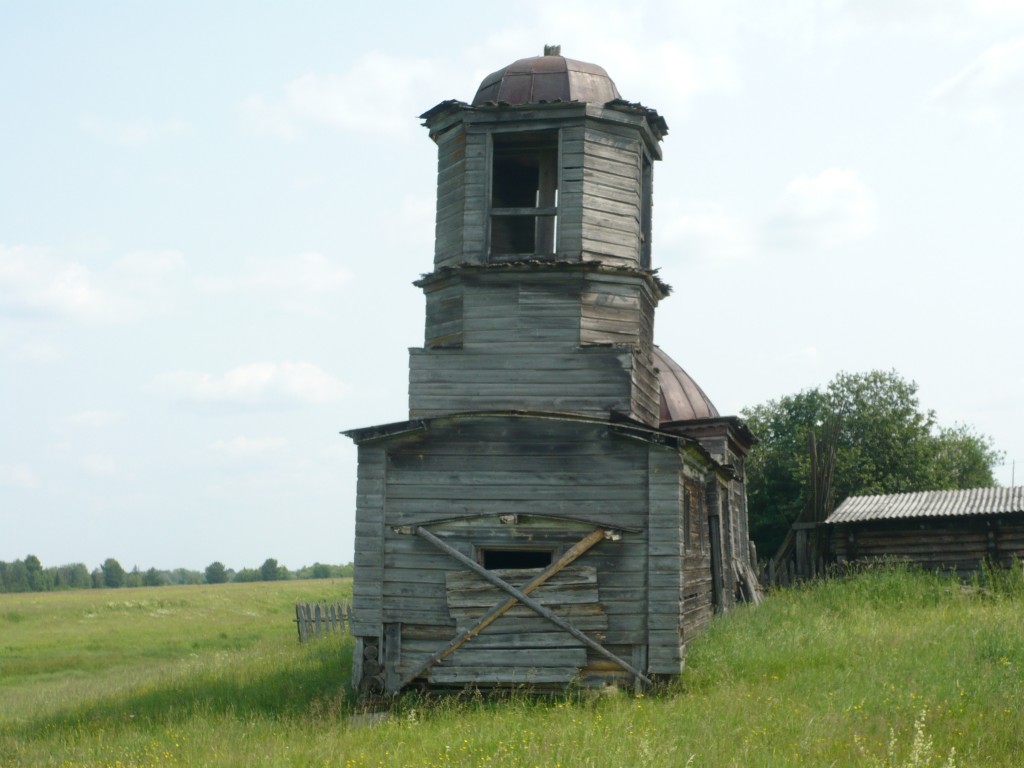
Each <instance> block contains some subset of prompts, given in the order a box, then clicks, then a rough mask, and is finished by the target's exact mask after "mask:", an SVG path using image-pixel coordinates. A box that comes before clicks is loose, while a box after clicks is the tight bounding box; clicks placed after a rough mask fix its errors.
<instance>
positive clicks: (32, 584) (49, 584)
mask: <svg viewBox="0 0 1024 768" xmlns="http://www.w3.org/2000/svg"><path fill="white" fill-rule="evenodd" d="M25 571H26V573H27V574H28V588H29V589H30V590H32V591H33V592H45V591H48V590H50V589H53V581H52V580H51V579H49V578H48V577H47V574H46V571H45V570H43V564H42V563H41V562H39V558H38V557H36V556H35V555H28V556H27V557H26V558H25Z"/></svg>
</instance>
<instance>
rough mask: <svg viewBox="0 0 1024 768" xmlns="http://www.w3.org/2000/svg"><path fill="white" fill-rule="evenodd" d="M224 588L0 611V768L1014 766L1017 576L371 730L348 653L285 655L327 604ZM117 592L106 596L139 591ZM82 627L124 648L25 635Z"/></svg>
mask: <svg viewBox="0 0 1024 768" xmlns="http://www.w3.org/2000/svg"><path fill="white" fill-rule="evenodd" d="M306 584H311V585H314V586H312V587H309V588H310V589H312V590H315V589H316V588H317V587H319V586H320V585H318V584H317V583H316V582H307V583H306ZM233 586H235V585H227V586H217V587H191V588H183V589H185V590H188V591H183V592H181V593H180V594H178V593H172V592H166V593H165V591H164V590H158V591H157V592H159V593H161V594H166V599H168V600H184V601H186V603H187V604H182V605H175V606H165V609H166V610H175V611H177V614H175V616H176V618H174V619H171V620H168V619H167V616H166V615H164V614H159V613H157V611H158V610H160V608H159V607H158V606H149V607H148V608H147V609H145V610H142V609H136V608H134V607H124V608H123V610H122V608H111V609H109V611H110V612H111V614H112V615H111V616H107V618H106V619H103V618H102V617H104V616H106V614H104V613H103V612H102V611H103V607H104V605H105V604H92V605H90V606H83V605H81V604H77V603H76V602H75V601H73V600H69V601H68V602H62V603H61V604H60V606H58V605H56V604H52V605H49V606H47V607H45V608H42V609H40V608H39V607H38V606H33V605H32V604H30V601H31V599H32V598H30V597H22V596H3V597H4V598H5V599H4V600H0V653H5V648H7V647H13V648H14V649H15V651H16V652H15V654H14V662H13V666H12V667H11V669H14V670H17V672H16V674H13V675H11V676H8V667H7V665H6V661H0V665H3V666H0V673H2V675H0V696H2V698H3V702H2V703H0V766H4V767H5V768H6V766H15V765H56V766H69V767H70V766H94V765H99V766H106V765H110V766H117V765H120V766H165V765H197V766H198V765H204V766H205V765H210V766H235V765H246V766H248V765H256V766H289V765H292V766H310V765H315V766H321V765H322V766H346V767H351V768H355V766H391V765H402V766H405V765H409V766H533V765H538V766H555V765H562V766H578V765H582V766H632V765H653V766H681V765H687V764H689V765H692V766H769V765H770V766H827V765H837V766H847V765H855V766H929V765H932V766H939V765H945V764H947V763H948V761H949V759H950V756H952V760H953V764H956V765H960V766H975V765H985V766H1016V765H1020V764H1021V762H1022V758H1021V755H1022V754H1024V733H1022V732H1021V728H1020V726H1021V724H1022V723H1024V580H1022V579H1021V576H1020V574H1019V572H1014V573H1013V574H1012V575H1007V574H998V573H996V574H990V575H989V576H987V577H986V579H985V580H984V581H980V582H979V583H977V584H974V585H967V586H964V585H961V584H960V583H958V582H955V581H949V580H946V579H942V578H939V577H936V576H931V575H926V574H919V573H913V572H908V571H905V570H900V569H889V570H884V571H867V572H864V573H861V574H858V575H856V576H855V577H851V578H848V579H845V580H842V581H828V582H823V583H820V584H815V585H810V586H806V587H802V588H797V589H791V590H785V591H782V592H778V593H775V594H773V595H772V596H771V598H770V599H769V600H768V601H767V602H766V603H765V604H764V605H763V606H761V607H759V608H757V609H748V608H740V609H738V610H736V611H733V612H732V613H731V614H729V615H728V616H726V617H724V618H722V619H720V620H718V621H716V622H714V623H713V624H712V626H711V628H710V629H709V631H708V632H706V633H705V634H704V635H702V636H701V637H700V638H698V639H697V640H695V641H694V642H693V643H692V644H691V646H690V652H689V658H688V662H687V669H686V671H685V673H684V675H683V676H682V677H681V679H680V680H678V681H677V682H675V683H673V684H671V685H669V686H668V687H667V688H665V689H664V690H660V691H656V692H651V693H648V694H647V695H644V696H638V697H637V696H632V695H630V694H627V693H619V694H610V695H592V694H585V693H582V692H575V693H569V694H567V695H565V696H561V697H557V698H554V699H538V698H533V697H531V696H529V695H528V694H527V693H526V692H514V693H512V694H511V695H510V696H507V697H504V698H502V699H489V698H485V697H481V696H478V695H475V694H472V693H467V694H463V695H460V696H447V697H434V698H427V697H424V696H417V695H408V696H403V697H401V698H399V699H398V700H396V701H395V702H394V703H393V706H392V707H391V710H390V712H389V713H386V714H383V715H382V714H377V713H365V712H361V711H360V709H359V707H358V706H357V704H356V702H354V701H353V699H352V698H351V697H350V695H349V694H348V692H347V688H345V687H344V682H345V680H346V678H347V675H348V666H349V662H350V654H351V643H350V640H348V639H346V638H331V639H328V640H326V641H320V642H314V643H308V644H305V645H299V644H298V643H297V642H296V641H295V634H294V629H293V626H292V625H291V624H290V623H289V621H288V619H289V618H290V608H291V603H292V602H293V601H294V599H296V598H298V599H313V598H314V597H324V598H330V597H337V595H326V594H324V595H313V594H307V595H297V594H292V593H290V592H289V589H291V590H295V589H305V588H306V587H300V583H298V582H284V583H278V584H272V583H271V584H261V585H244V586H245V587H246V588H248V589H252V590H253V592H247V593H245V594H244V595H243V593H242V592H241V591H239V592H233V591H232V590H231V589H229V588H228V587H233ZM239 586H241V585H239ZM191 590H195V592H192V591H191ZM131 592H132V591H131V590H118V594H117V597H118V599H120V600H122V601H126V602H129V603H131V602H132V601H133V600H136V599H137V598H141V596H142V595H143V594H145V595H146V596H150V595H153V593H154V590H138V591H136V596H131V595H130V593H131ZM107 594H108V595H109V594H110V593H107ZM43 597H47V596H43ZM243 597H244V598H245V599H243ZM10 598H13V599H10ZM36 599H38V598H36ZM64 599H66V598H63V596H61V600H64ZM44 602H45V601H44ZM225 603H227V604H229V605H225ZM214 605H218V606H219V607H218V608H217V609H216V610H214V608H213V606H214ZM246 606H248V607H246ZM132 611H137V613H135V614H131V612H132ZM245 611H249V612H251V613H254V614H256V615H255V616H245ZM87 612H91V613H94V614H95V617H96V618H97V619H100V621H99V623H98V626H99V625H102V624H103V623H104V621H106V622H107V623H108V625H109V626H115V625H117V626H120V627H121V631H120V632H119V633H115V636H111V635H109V634H106V633H104V632H103V631H98V633H97V634H94V635H88V636H87V637H84V638H83V641H84V642H81V643H79V644H78V645H77V646H76V644H75V640H74V637H75V635H74V633H68V634H66V635H64V639H63V641H61V642H58V643H54V642H52V641H51V640H50V639H48V635H47V628H48V625H47V624H43V623H41V622H40V617H41V616H43V615H46V616H49V617H50V619H51V620H54V619H55V620H56V621H57V622H58V623H60V622H62V621H71V620H74V621H78V620H84V619H82V616H83V615H84V613H87ZM125 614H129V615H134V616H135V620H134V621H128V620H127V617H126V616H125ZM150 614H156V615H150ZM210 616H213V617H215V618H214V620H213V621H209V620H208V618H209V617H210ZM200 617H202V620H200ZM249 619H251V620H252V621H251V622H250V621H249ZM153 625H157V626H158V627H162V628H163V630H164V631H162V632H161V631H158V630H156V629H154V628H153ZM171 628H177V629H176V630H175V631H172V632H168V630H169V629H171ZM188 628H191V630H189V631H186V630H187V629H188ZM8 630H12V632H13V634H8ZM168 634H170V635H177V637H173V636H171V637H169V636H167V635H168ZM222 635H224V636H222ZM9 638H14V642H13V643H12V644H11V645H10V646H8V643H11V640H10V639H9ZM118 638H119V639H118ZM148 643H152V644H153V647H152V648H149V649H147V648H145V647H140V646H145V645H146V644H148ZM196 644H197V645H196ZM36 649H38V654H37V651H36ZM62 654H65V655H64V656H62ZM147 654H148V655H147ZM76 655H80V657H81V660H82V662H83V668H82V669H81V670H79V671H77V672H76V673H74V674H69V670H71V669H73V667H71V666H69V665H68V664H67V663H66V662H67V659H68V658H69V657H74V656H76ZM0 658H4V657H0ZM34 658H35V660H33V659H34ZM51 664H52V665H51ZM43 691H46V693H43ZM12 696H13V697H14V698H15V699H17V700H18V701H17V702H15V703H11V701H10V699H11V697H12Z"/></svg>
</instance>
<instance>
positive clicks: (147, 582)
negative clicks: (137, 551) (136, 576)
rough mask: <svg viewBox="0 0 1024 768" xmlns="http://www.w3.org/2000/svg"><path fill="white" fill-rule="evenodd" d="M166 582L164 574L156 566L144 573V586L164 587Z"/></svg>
mask: <svg viewBox="0 0 1024 768" xmlns="http://www.w3.org/2000/svg"><path fill="white" fill-rule="evenodd" d="M166 583H167V582H166V581H165V580H164V575H163V574H162V573H160V571H158V570H157V569H156V568H150V569H149V570H148V571H146V572H145V573H144V574H142V586H144V587H162V586H163V585H164V584H166Z"/></svg>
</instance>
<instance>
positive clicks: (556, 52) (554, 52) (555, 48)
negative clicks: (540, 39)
mask: <svg viewBox="0 0 1024 768" xmlns="http://www.w3.org/2000/svg"><path fill="white" fill-rule="evenodd" d="M544 55H545V56H561V55H562V46H560V45H545V46H544Z"/></svg>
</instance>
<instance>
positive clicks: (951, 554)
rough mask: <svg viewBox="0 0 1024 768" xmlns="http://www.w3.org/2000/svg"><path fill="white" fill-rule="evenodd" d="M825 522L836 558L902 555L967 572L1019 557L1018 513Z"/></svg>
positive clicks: (1023, 530) (1023, 527)
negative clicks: (868, 521) (837, 522)
mask: <svg viewBox="0 0 1024 768" xmlns="http://www.w3.org/2000/svg"><path fill="white" fill-rule="evenodd" d="M830 527H831V528H832V529H833V530H832V531H831V548H832V551H833V552H834V553H835V554H836V555H837V558H838V560H839V562H840V563H849V562H854V561H860V562H864V561H875V560H902V561H905V562H909V563H913V564H914V565H918V566H920V567H922V568H924V569H926V570H940V571H949V572H954V573H956V574H957V575H959V576H961V577H969V576H970V575H971V574H973V573H976V572H977V571H978V570H979V569H980V567H981V564H982V563H984V562H985V561H990V562H992V563H998V564H1000V565H1002V566H1007V567H1009V566H1012V565H1015V564H1016V563H1018V562H1019V561H1020V560H1022V559H1024V517H1022V516H1019V515H1006V516H998V517H996V516H993V517H982V516H971V517H968V516H964V517H957V518H949V519H946V520H936V519H930V520H917V521H879V522H876V523H862V524H859V525H836V526H830Z"/></svg>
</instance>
